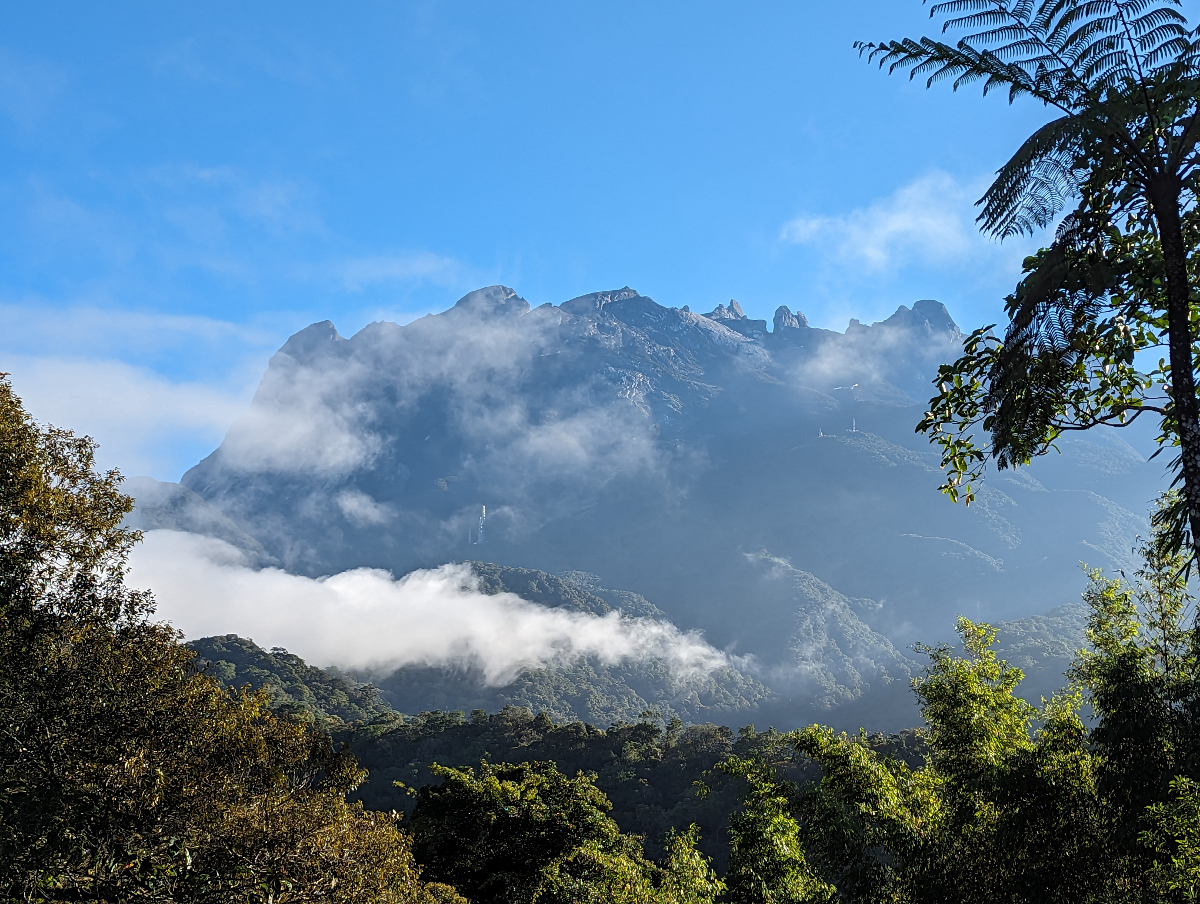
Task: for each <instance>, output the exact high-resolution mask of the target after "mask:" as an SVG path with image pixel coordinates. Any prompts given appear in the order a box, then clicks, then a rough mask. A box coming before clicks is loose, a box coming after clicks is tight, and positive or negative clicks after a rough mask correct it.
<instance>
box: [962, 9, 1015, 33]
mask: <svg viewBox="0 0 1200 904" xmlns="http://www.w3.org/2000/svg"><path fill="white" fill-rule="evenodd" d="M1012 22H1013V19H1012V16H1011V15H1009V14H1008V13H1007V12H1004V11H1003V10H989V11H988V12H982V13H974V14H972V15H970V16H958V17H956V18H953V19H947V20H946V22H945V23H944V24H943V25H942V33H943V34H945V33H946V32H947V31H958V30H961V31H975V30H976V29H980V28H982V29H985V33H986V30H991V29H1000V28H1003V27H1005V25H1006V23H1008V24H1011V23H1012ZM1014 27H1016V28H1019V29H1020V30H1021V31H1022V32H1024V31H1025V30H1026V28H1027V26H1024V25H1019V24H1018V25H1014Z"/></svg>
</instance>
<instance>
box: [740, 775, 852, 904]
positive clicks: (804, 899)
mask: <svg viewBox="0 0 1200 904" xmlns="http://www.w3.org/2000/svg"><path fill="white" fill-rule="evenodd" d="M720 768H721V770H722V771H723V772H726V773H728V774H730V775H737V776H739V777H741V778H743V779H745V781H746V782H747V784H748V785H749V786H750V790H749V793H748V794H747V795H746V797H745V799H744V808H743V809H742V811H741V812H740V813H737V814H735V815H734V817H733V822H732V825H731V827H730V832H729V841H730V852H729V874H728V876H727V881H728V883H729V899H730V901H732V902H734V904H817V902H825V901H832V900H833V898H834V889H833V886H831V885H828V884H826V883H824V882H822V881H820V880H819V879H817V878H816V877H815V876H814V875H813V874H812V871H811V870H810V869H809V867H808V863H807V862H806V860H805V857H804V848H803V846H802V844H801V841H800V825H799V823H797V822H796V820H795V819H794V818H793V817H792V816H791V814H790V812H789V804H790V803H791V798H792V797H793V796H794V794H795V788H794V786H793V787H790V788H789V787H787V786H786V785H783V784H781V783H780V782H779V780H778V779H777V777H776V774H775V770H774V769H773V768H771V767H770V766H769V765H768V764H767V762H766V761H765V760H763V759H762V758H759V757H754V758H750V759H746V758H741V757H730V758H729V759H728V760H726V761H725V762H724V763H722V764H721V766H720Z"/></svg>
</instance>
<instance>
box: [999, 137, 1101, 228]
mask: <svg viewBox="0 0 1200 904" xmlns="http://www.w3.org/2000/svg"><path fill="white" fill-rule="evenodd" d="M1084 128H1085V127H1084V125H1083V123H1082V122H1081V121H1080V119H1079V118H1078V117H1073V116H1064V117H1060V118H1059V119H1056V120H1054V121H1052V122H1049V123H1047V124H1046V125H1044V126H1042V127H1041V128H1040V129H1038V130H1037V131H1036V132H1034V133H1033V134H1032V135H1031V136H1029V138H1027V139H1026V140H1025V142H1024V143H1023V144H1022V145H1021V147H1020V148H1019V149H1018V150H1017V153H1016V154H1014V155H1013V157H1012V159H1010V160H1009V161H1008V162H1007V163H1006V164H1005V165H1004V166H1002V167H1001V168H1000V170H999V171H998V172H997V174H996V179H995V181H993V183H992V184H991V186H990V187H989V188H988V190H987V192H985V193H984V196H983V198H981V199H980V201H979V203H980V205H981V206H982V207H983V210H982V212H981V213H980V214H979V217H978V221H979V223H980V225H981V228H982V229H983V230H984V231H985V232H988V233H990V234H992V235H994V236H997V237H998V238H1007V237H1009V236H1012V235H1019V234H1028V233H1032V232H1033V231H1034V230H1035V229H1040V228H1043V227H1045V226H1047V225H1049V224H1050V223H1051V222H1052V221H1053V219H1054V217H1055V216H1056V215H1057V214H1058V212H1059V211H1060V210H1061V209H1062V207H1063V205H1064V203H1065V201H1066V199H1067V198H1069V197H1071V196H1072V195H1073V194H1074V193H1075V192H1076V191H1077V190H1078V184H1077V180H1076V177H1075V173H1074V170H1073V163H1074V153H1075V151H1076V150H1077V149H1078V147H1079V144H1080V141H1081V139H1082V137H1083V134H1084Z"/></svg>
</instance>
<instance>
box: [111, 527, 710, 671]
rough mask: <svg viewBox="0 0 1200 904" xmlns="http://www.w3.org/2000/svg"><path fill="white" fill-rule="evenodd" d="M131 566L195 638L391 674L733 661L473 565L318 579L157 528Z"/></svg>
mask: <svg viewBox="0 0 1200 904" xmlns="http://www.w3.org/2000/svg"><path fill="white" fill-rule="evenodd" d="M130 564H131V573H130V582H131V584H133V585H134V586H139V587H149V588H151V589H153V591H154V593H155V596H156V598H157V599H158V606H159V615H160V616H162V617H163V618H165V619H167V620H169V621H170V622H171V623H172V624H173V625H175V627H177V628H179V629H180V630H181V631H183V633H184V634H185V636H187V637H191V638H196V637H203V636H206V635H212V634H227V633H231V632H234V633H237V634H240V635H242V636H244V637H250V638H253V639H254V640H255V641H256V642H258V643H259V644H261V645H263V646H281V647H286V648H287V649H288V650H290V651H292V652H294V653H296V654H298V655H300V656H302V657H303V658H305V659H307V660H309V661H311V662H313V663H315V664H319V665H338V666H342V667H344V668H351V669H363V670H368V671H376V672H380V671H385V670H391V669H395V668H399V667H401V666H404V665H435V666H437V665H466V664H469V665H474V666H476V667H478V668H479V669H480V670H481V671H482V673H483V675H484V678H485V680H486V681H488V682H489V683H491V684H505V683H507V682H509V681H511V680H512V679H513V678H514V677H516V675H517V674H519V673H520V672H521V671H523V670H525V669H529V668H537V667H541V666H546V665H551V664H555V663H563V662H569V661H572V660H576V659H579V658H581V657H594V658H596V659H598V660H600V661H601V662H603V663H605V664H608V665H613V664H617V663H620V662H623V661H631V660H632V661H642V660H649V659H657V660H665V661H666V663H667V664H668V665H669V666H670V668H671V670H672V673H673V675H674V676H675V677H676V679H677V680H681V681H683V680H687V679H689V678H693V677H698V676H700V675H703V674H707V673H708V672H711V671H712V670H714V669H717V668H721V667H723V666H726V665H728V664H729V660H728V658H727V657H726V656H725V655H724V654H723V653H721V652H720V651H718V650H716V649H714V648H713V647H712V646H710V645H708V644H707V643H705V642H704V640H703V639H702V638H701V637H700V636H699V635H698V634H696V633H693V632H687V633H685V632H682V631H680V630H679V629H678V628H676V627H675V626H674V625H671V624H669V623H667V622H660V621H654V620H651V619H640V618H628V617H624V616H621V615H618V614H617V613H611V614H609V615H606V616H604V617H597V616H594V615H588V614H585V613H580V612H572V611H569V610H564V609H550V608H547V607H544V606H539V605H536V604H534V603H530V602H527V601H525V600H522V599H521V598H519V597H517V596H515V595H514V594H511V593H501V594H496V595H487V594H483V593H481V592H479V590H478V582H477V580H476V578H475V577H474V575H473V574H472V572H471V570H470V568H469V567H468V566H465V565H443V566H442V567H440V568H436V569H429V570H421V571H415V572H413V573H411V574H409V575H406V576H405V577H403V578H400V579H399V580H396V579H395V578H393V577H392V576H391V575H390V574H388V573H387V572H385V571H379V570H375V569H369V568H358V569H355V570H353V571H346V572H342V573H340V574H336V575H333V576H331V577H326V578H318V579H313V578H306V577H301V576H298V575H293V574H288V573H286V572H283V571H280V570H278V569H273V568H268V569H263V570H260V571H256V570H254V569H251V568H249V567H247V566H246V564H245V560H244V558H243V556H242V554H241V553H240V552H239V551H238V550H236V549H234V548H233V547H232V546H230V545H229V544H227V543H224V542H222V541H220V540H215V539H212V538H209V537H200V536H197V535H195V534H186V533H179V532H175V531H150V532H148V533H147V534H146V536H145V539H144V541H143V543H142V545H141V546H139V547H138V548H137V549H136V550H135V551H134V554H133V556H132V558H131V560H130Z"/></svg>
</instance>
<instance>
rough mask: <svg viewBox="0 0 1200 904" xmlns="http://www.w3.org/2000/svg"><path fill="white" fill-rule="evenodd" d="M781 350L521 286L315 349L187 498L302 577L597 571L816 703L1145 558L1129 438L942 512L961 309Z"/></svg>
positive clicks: (748, 337) (269, 392) (795, 696)
mask: <svg viewBox="0 0 1200 904" xmlns="http://www.w3.org/2000/svg"><path fill="white" fill-rule="evenodd" d="M771 327H772V328H771V329H770V330H768V329H767V323H766V321H764V320H753V319H751V318H748V317H747V316H746V315H745V313H744V311H743V310H742V308H741V306H740V305H739V304H738V303H737V302H736V301H731V302H729V304H728V305H725V304H721V305H718V306H717V307H716V308H715V309H714V310H712V311H710V312H709V313H708V314H705V315H702V314H696V313H693V312H692V311H691V310H690V308H689V307H686V306H685V307H683V308H673V307H665V306H663V305H659V304H657V303H656V302H655V301H654V300H653V299H651V298H648V297H646V296H643V295H641V294H639V293H638V292H636V291H635V290H633V289H631V288H628V287H625V288H622V289H619V290H615V291H607V292H596V293H592V294H590V295H584V296H581V297H578V298H573V299H570V300H568V301H565V302H563V303H562V304H559V305H552V304H544V305H541V306H539V307H531V306H530V305H529V303H528V302H527V301H525V300H524V299H523V298H521V297H520V296H519V295H518V294H517V293H516V292H515V291H514V290H512V289H510V288H507V287H503V286H491V287H488V288H484V289H480V290H477V291H475V292H471V293H469V294H468V295H466V296H464V297H463V298H462V299H460V300H459V301H458V302H457V303H456V304H455V305H453V307H451V308H449V309H448V310H446V311H444V312H442V313H440V314H434V315H428V316H425V317H422V318H420V319H418V320H416V321H413V322H412V323H409V324H406V325H403V326H401V325H397V324H394V323H373V324H370V325H369V326H367V327H365V328H363V329H362V330H360V331H359V332H358V333H356V334H355V335H354V336H352V337H350V338H344V337H342V336H341V335H340V334H339V333H338V332H337V330H336V328H335V327H334V325H333V324H332V323H329V322H328V321H326V322H323V323H318V324H313V325H312V326H310V327H308V328H306V329H304V330H302V331H300V332H299V333H297V334H296V335H294V336H293V337H291V338H290V339H289V340H288V341H287V342H286V343H285V344H284V346H283V347H282V348H281V349H280V350H279V352H278V353H277V354H276V355H275V356H274V357H273V358H272V359H271V361H270V364H269V366H268V368H267V371H266V373H265V375H264V377H263V381H262V383H261V385H260V387H259V389H258V392H257V394H256V395H255V398H254V402H253V404H252V407H251V410H250V412H249V414H248V415H247V417H246V418H244V419H243V420H241V421H239V422H238V423H237V424H235V425H234V427H233V428H232V429H231V430H230V431H229V434H228V435H227V436H226V438H225V441H224V442H223V443H222V444H221V446H220V447H219V448H218V449H217V450H215V451H214V452H213V453H212V454H211V455H210V456H208V457H207V458H206V459H205V460H204V461H202V462H200V463H199V464H197V465H196V466H195V467H194V468H192V469H191V470H190V471H189V472H188V473H187V474H186V475H185V476H184V478H183V481H182V484H183V487H185V488H186V489H187V490H188V491H190V492H191V493H192V494H194V495H195V496H196V497H198V498H199V499H202V500H203V501H204V502H205V503H206V504H207V505H210V506H212V507H213V508H214V509H215V510H217V511H218V512H219V514H220V515H221V516H222V517H223V518H225V519H227V520H228V522H229V524H228V525H225V524H223V526H222V529H223V530H225V531H226V532H227V533H228V531H229V527H230V525H232V526H233V527H234V528H236V530H237V531H239V532H241V533H243V534H245V535H246V536H247V537H249V538H251V539H252V541H253V542H254V543H257V544H260V545H261V547H262V550H263V555H265V556H267V557H269V560H270V561H273V562H277V563H279V564H280V565H282V566H283V567H284V568H286V569H288V570H290V571H293V572H296V573H298V574H305V575H310V576H319V575H324V574H330V573H333V572H337V571H342V570H345V569H349V568H353V567H358V566H370V567H377V568H385V569H388V570H390V571H392V572H393V573H394V574H397V575H399V574H403V573H405V572H407V571H410V570H412V569H414V568H418V567H428V566H435V565H439V564H441V563H444V562H446V561H453V560H485V561H489V562H494V563H499V564H501V565H505V566H511V567H519V568H529V569H539V570H541V571H544V572H547V573H552V574H565V573H568V572H574V573H587V574H590V575H592V576H593V577H594V578H595V583H596V586H605V587H621V588H624V592H629V593H633V594H635V595H641V596H642V597H644V598H646V599H649V600H652V601H653V604H654V606H656V607H658V609H659V610H661V612H662V613H663V614H664V617H665V618H668V619H670V620H671V621H673V622H674V623H675V624H677V625H679V626H680V627H682V628H685V629H692V628H695V629H700V630H703V631H704V632H705V635H706V637H707V638H708V640H709V641H710V642H712V643H714V644H716V645H717V646H718V647H720V648H723V649H725V650H727V651H729V652H730V654H731V655H735V656H738V657H741V658H740V659H739V662H743V663H745V668H746V669H748V670H749V672H748V674H753V675H754V677H755V678H756V680H761V681H763V682H765V683H766V684H768V685H770V686H771V687H772V688H773V689H775V690H776V691H778V692H779V693H780V695H781V699H787V700H791V701H793V702H794V704H795V705H796V706H809V705H812V706H821V707H827V708H838V707H846V706H850V705H854V706H858V705H860V704H861V703H863V701H864V700H866V698H867V697H870V696H872V695H875V696H876V698H877V699H880V700H882V699H883V698H882V697H878V694H881V693H883V691H882V690H881V688H884V687H893V686H894V687H897V688H906V686H907V677H908V674H909V673H910V670H911V669H912V668H913V667H914V666H913V663H912V660H911V658H910V656H909V654H907V653H904V652H902V651H903V650H904V647H905V646H906V645H908V644H910V643H911V642H912V641H913V640H916V639H921V640H926V641H932V640H937V639H940V638H944V637H948V636H949V635H950V634H951V633H952V631H953V625H954V617H955V615H957V614H958V613H963V614H966V615H969V616H971V617H973V618H989V619H995V620H1004V619H1015V618H1022V617H1026V616H1032V615H1036V614H1038V613H1041V612H1045V611H1047V610H1049V609H1052V608H1054V607H1056V606H1059V605H1063V604H1066V603H1070V602H1072V601H1073V600H1076V599H1077V598H1078V593H1079V591H1080V590H1081V589H1082V585H1083V579H1082V575H1081V574H1080V572H1079V570H1078V563H1079V562H1080V561H1081V560H1086V561H1088V562H1090V563H1092V564H1094V565H1098V566H1101V567H1118V566H1121V565H1123V564H1125V563H1126V562H1127V561H1128V560H1129V557H1130V549H1131V547H1132V545H1133V541H1134V537H1135V535H1136V534H1137V533H1138V532H1139V531H1140V530H1143V529H1144V525H1145V518H1144V513H1145V510H1146V506H1147V504H1148V503H1149V501H1150V500H1151V499H1152V498H1153V496H1154V493H1155V491H1156V488H1157V481H1158V478H1159V468H1157V467H1156V466H1153V465H1148V464H1147V462H1146V461H1145V458H1144V457H1143V455H1141V454H1140V453H1139V452H1138V451H1137V450H1136V449H1135V448H1134V447H1133V446H1132V445H1130V444H1129V443H1128V442H1126V441H1125V440H1124V439H1123V438H1122V437H1121V436H1120V435H1119V434H1117V433H1116V432H1113V433H1110V434H1104V435H1100V434H1097V435H1094V436H1088V437H1083V438H1079V439H1074V440H1071V441H1069V442H1067V443H1064V444H1063V446H1062V448H1063V449H1064V454H1063V455H1061V456H1057V457H1055V458H1053V459H1050V460H1046V461H1042V462H1039V463H1038V464H1037V465H1035V467H1033V468H1031V469H1028V470H1022V471H1019V472H1015V473H1014V472H1003V473H1002V474H999V475H993V476H992V477H991V478H989V480H988V482H987V484H986V486H985V488H984V489H983V491H982V492H981V493H980V495H979V499H978V504H976V505H973V506H972V507H971V508H970V509H969V510H967V509H964V508H963V507H962V506H954V505H952V504H950V503H949V502H948V501H946V500H945V499H944V498H943V497H941V496H940V494H938V492H937V490H936V487H937V485H938V483H939V482H940V472H939V470H938V467H937V464H938V462H937V456H936V454H935V452H934V451H933V450H931V449H930V447H929V446H928V445H927V444H926V442H925V440H924V438H923V437H920V436H916V435H914V433H913V427H914V425H915V424H916V422H917V421H918V420H919V418H920V416H921V412H922V411H923V405H922V404H921V402H922V400H924V399H926V398H928V397H929V395H931V391H932V387H931V386H930V381H931V379H932V377H933V375H934V373H935V372H936V367H937V365H938V364H939V363H942V362H944V361H946V360H949V359H951V358H952V357H953V356H954V355H955V354H956V353H957V352H958V350H959V349H960V347H961V343H962V338H963V334H962V332H961V331H960V329H959V328H958V326H957V325H956V324H955V322H954V320H953V319H952V317H951V316H950V314H949V312H948V311H947V310H946V308H945V307H944V306H943V305H942V304H940V303H938V302H935V301H927V300H926V301H918V302H916V303H915V304H913V305H912V307H911V308H910V307H907V306H901V307H900V308H899V309H898V310H897V311H896V312H895V313H894V314H893V315H892V316H891V317H889V318H887V319H886V320H883V321H881V322H878V323H872V324H862V323H859V322H858V321H856V320H852V321H851V322H850V325H849V327H848V328H847V330H846V331H845V332H844V333H839V332H835V331H831V330H824V329H818V328H814V327H812V326H810V325H809V323H808V321H807V319H806V318H805V317H804V315H803V314H802V313H800V312H799V311H796V312H793V311H792V310H790V309H789V308H788V307H786V306H783V307H780V308H779V309H778V310H777V311H776V313H775V316H774V319H773V322H772V324H771ZM144 517H148V515H147V516H144ZM244 545H245V544H244V543H243V546H244ZM263 561H266V559H264V560H263ZM596 576H598V577H596ZM835 588H836V589H835ZM889 693H890V692H889ZM904 693H907V691H904Z"/></svg>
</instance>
